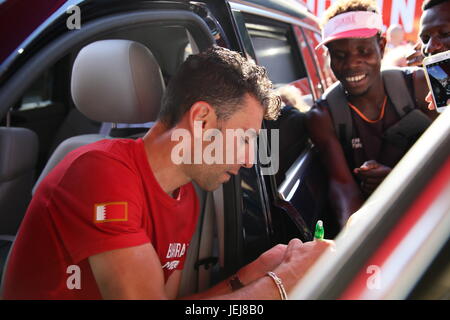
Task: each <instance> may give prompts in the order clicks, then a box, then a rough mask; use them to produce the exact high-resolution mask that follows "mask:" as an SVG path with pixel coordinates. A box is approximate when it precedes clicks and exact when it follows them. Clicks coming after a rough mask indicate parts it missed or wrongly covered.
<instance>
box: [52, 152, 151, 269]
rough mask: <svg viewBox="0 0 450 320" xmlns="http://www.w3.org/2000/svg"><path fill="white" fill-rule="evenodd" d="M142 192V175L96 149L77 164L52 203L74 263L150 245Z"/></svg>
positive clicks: (55, 188)
mask: <svg viewBox="0 0 450 320" xmlns="http://www.w3.org/2000/svg"><path fill="white" fill-rule="evenodd" d="M142 192H143V191H142V183H141V180H140V177H139V175H138V173H137V172H136V171H135V170H133V169H132V167H130V166H128V165H127V164H126V163H124V162H122V161H121V160H119V159H115V158H111V157H110V156H109V155H108V154H106V153H104V152H99V151H91V152H88V153H85V154H83V155H81V156H79V157H78V158H76V159H75V160H74V161H73V162H72V164H71V165H70V166H69V167H68V169H67V170H66V172H65V173H64V175H63V176H62V178H61V180H60V181H59V182H58V184H57V185H56V186H54V188H53V191H52V194H51V197H50V201H49V202H48V204H47V205H48V209H49V213H50V215H51V216H52V221H53V222H54V224H55V228H56V230H57V233H58V235H59V237H60V240H61V241H62V243H63V245H64V247H65V248H66V249H67V251H68V254H69V255H70V257H71V258H72V259H73V261H74V263H78V262H80V261H82V260H84V259H86V258H88V257H90V256H92V255H95V254H98V253H101V252H105V251H110V250H114V249H120V248H127V247H132V246H138V245H141V244H144V243H148V242H150V239H149V236H148V235H147V233H146V231H145V229H144V227H143V217H142V211H143V208H142V206H143V204H142V203H143V202H142V201H143V195H142Z"/></svg>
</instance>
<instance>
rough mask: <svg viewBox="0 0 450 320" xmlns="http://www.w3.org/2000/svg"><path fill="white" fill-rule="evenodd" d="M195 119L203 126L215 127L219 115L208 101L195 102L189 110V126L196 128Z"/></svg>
mask: <svg viewBox="0 0 450 320" xmlns="http://www.w3.org/2000/svg"><path fill="white" fill-rule="evenodd" d="M195 121H200V122H201V123H202V128H203V129H205V128H215V127H216V126H217V116H216V112H215V111H214V108H213V107H212V106H211V105H210V104H209V103H208V102H206V101H197V102H195V103H194V104H193V105H192V106H191V108H190V110H189V126H190V127H191V129H194V123H195Z"/></svg>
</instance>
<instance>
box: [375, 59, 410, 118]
mask: <svg viewBox="0 0 450 320" xmlns="http://www.w3.org/2000/svg"><path fill="white" fill-rule="evenodd" d="M404 70H406V68H403V69H402V68H389V69H383V70H382V71H381V76H382V78H383V82H384V89H385V90H386V93H387V95H388V97H389V99H391V102H392V104H393V105H394V107H395V110H396V111H397V113H398V115H399V116H400V118H403V117H404V116H405V115H406V114H408V113H409V112H411V111H412V110H413V109H414V108H415V103H414V101H413V98H412V97H411V93H410V90H409V89H408V85H407V83H406V79H405V71H404Z"/></svg>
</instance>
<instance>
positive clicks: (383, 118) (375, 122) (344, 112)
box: [307, 0, 434, 225]
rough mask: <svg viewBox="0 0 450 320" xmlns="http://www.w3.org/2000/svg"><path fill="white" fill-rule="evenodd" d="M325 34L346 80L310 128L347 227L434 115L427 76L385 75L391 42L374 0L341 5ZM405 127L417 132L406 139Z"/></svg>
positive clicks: (320, 106) (347, 0)
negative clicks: (383, 61)
mask: <svg viewBox="0 0 450 320" xmlns="http://www.w3.org/2000/svg"><path fill="white" fill-rule="evenodd" d="M322 29H323V30H322V42H321V43H320V44H319V46H318V47H320V46H326V47H327V48H328V51H329V54H330V58H331V59H330V61H331V68H332V70H333V72H334V74H335V76H336V78H337V79H338V80H339V81H338V82H337V83H336V84H335V85H333V86H332V87H331V88H329V89H328V90H327V92H326V93H325V94H324V96H322V98H321V99H320V100H319V101H317V103H316V105H315V107H314V108H313V109H312V110H311V111H310V112H309V113H308V121H307V123H308V129H309V132H310V135H311V139H312V141H313V142H314V144H315V145H316V147H317V148H318V150H319V152H320V155H321V158H322V162H323V163H324V165H325V166H326V167H327V170H328V173H329V177H330V194H329V196H330V201H331V205H332V207H333V209H334V211H335V214H336V218H337V219H338V221H339V222H340V224H341V225H344V223H345V222H346V220H347V219H348V218H349V216H350V215H351V214H352V213H353V212H355V211H356V210H357V209H358V208H359V207H360V206H361V205H362V203H363V202H364V200H365V198H366V197H368V196H369V195H370V194H371V193H372V192H373V191H374V190H375V189H376V187H377V186H378V185H379V184H380V183H381V182H382V180H383V179H384V178H385V177H386V176H387V175H388V174H389V172H390V171H391V168H392V167H394V166H395V165H396V164H397V162H398V161H399V160H400V159H401V158H402V157H403V155H404V154H405V153H406V151H407V150H408V149H409V147H410V146H411V145H412V144H413V143H414V141H415V140H416V139H417V137H418V136H419V135H420V134H421V133H422V132H423V130H424V128H426V126H427V125H428V124H429V122H430V120H429V118H428V117H427V116H425V114H424V113H423V112H428V113H429V111H428V110H427V108H426V103H425V102H424V97H425V95H426V86H425V82H424V81H423V72H422V71H421V70H419V69H404V70H390V71H389V72H383V73H382V72H381V59H382V58H383V52H384V49H385V45H386V39H385V37H384V36H383V35H382V30H383V23H382V17H381V15H380V14H379V13H378V9H377V7H376V4H375V3H374V2H373V1H368V0H344V1H337V2H335V3H334V4H333V5H332V6H331V7H330V8H329V9H328V10H327V12H326V17H325V22H324V24H323V28H322ZM419 110H423V112H421V111H419ZM412 111H414V112H412ZM428 116H429V117H430V118H433V116H434V115H433V114H428ZM403 119H406V120H405V121H402V122H401V123H400V120H403ZM405 122H407V123H405ZM405 124H406V127H409V128H413V130H412V131H411V130H410V132H403V131H402V130H403V128H404V127H405ZM389 129H391V130H389ZM402 136H403V137H405V138H406V140H405V139H404V140H401V139H398V138H399V137H402ZM392 137H393V138H392Z"/></svg>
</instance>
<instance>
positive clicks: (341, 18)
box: [316, 11, 383, 49]
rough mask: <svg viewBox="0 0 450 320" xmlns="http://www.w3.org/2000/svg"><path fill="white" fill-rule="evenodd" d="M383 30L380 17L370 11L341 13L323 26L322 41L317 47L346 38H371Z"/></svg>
mask: <svg viewBox="0 0 450 320" xmlns="http://www.w3.org/2000/svg"><path fill="white" fill-rule="evenodd" d="M382 30H383V19H382V18H381V15H380V14H378V13H376V12H370V11H350V12H346V13H341V14H339V15H337V16H335V17H333V18H331V19H330V20H328V22H327V23H326V24H325V26H324V28H323V30H322V41H321V42H320V43H319V44H318V45H317V47H316V49H318V48H319V47H320V46H323V45H325V44H327V43H328V42H330V41H334V40H338V39H346V38H371V37H373V36H375V35H376V34H377V33H378V32H380V31H382Z"/></svg>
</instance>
